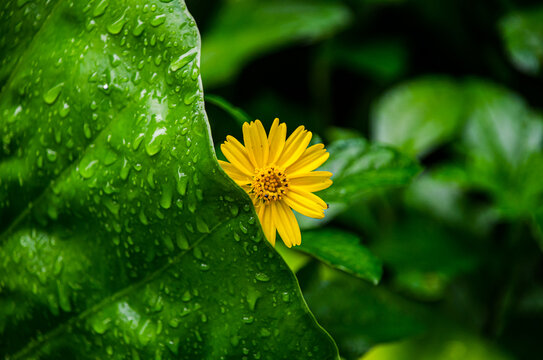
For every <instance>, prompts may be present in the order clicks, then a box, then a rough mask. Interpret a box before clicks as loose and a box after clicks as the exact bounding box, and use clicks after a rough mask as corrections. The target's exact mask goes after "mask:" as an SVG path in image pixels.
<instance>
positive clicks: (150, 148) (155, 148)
mask: <svg viewBox="0 0 543 360" xmlns="http://www.w3.org/2000/svg"><path fill="white" fill-rule="evenodd" d="M165 135H166V128H165V127H160V128H157V129H156V130H155V131H154V133H153V135H152V136H151V139H150V140H149V142H148V143H146V144H145V150H146V151H147V154H149V156H153V155H155V154H157V153H158V152H159V151H160V149H162V139H163V138H164V136H165Z"/></svg>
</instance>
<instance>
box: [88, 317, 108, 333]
mask: <svg viewBox="0 0 543 360" xmlns="http://www.w3.org/2000/svg"><path fill="white" fill-rule="evenodd" d="M91 321H92V322H91V326H92V329H93V330H94V331H96V333H97V334H104V333H105V332H106V331H107V330H108V329H109V327H110V325H111V318H105V319H104V318H101V317H100V316H94V317H92V318H91Z"/></svg>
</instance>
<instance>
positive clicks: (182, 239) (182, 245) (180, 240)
mask: <svg viewBox="0 0 543 360" xmlns="http://www.w3.org/2000/svg"><path fill="white" fill-rule="evenodd" d="M175 242H176V244H177V247H179V249H181V250H188V248H189V241H188V240H187V237H186V236H185V234H184V233H183V232H182V231H180V230H178V231H177V234H176V238H175Z"/></svg>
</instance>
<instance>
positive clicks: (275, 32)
mask: <svg viewBox="0 0 543 360" xmlns="http://www.w3.org/2000/svg"><path fill="white" fill-rule="evenodd" d="M349 19H350V13H349V11H348V9H347V8H346V7H345V6H343V5H341V4H336V3H330V2H325V1H307V0H268V1H255V0H241V1H228V2H226V4H225V6H224V7H223V8H222V9H221V11H220V12H219V15H218V17H217V19H215V21H214V23H213V24H212V25H211V27H210V29H209V30H208V31H207V32H206V33H205V34H204V36H203V42H202V44H203V47H202V56H203V58H202V69H203V78H204V83H205V85H206V86H214V85H219V84H221V83H224V82H226V81H228V80H230V79H231V78H232V77H233V76H235V75H236V74H237V73H238V72H239V70H240V69H241V67H242V66H243V65H245V63H247V62H248V61H249V60H251V59H253V58H254V57H256V56H259V55H262V54H264V53H267V52H269V51H271V50H273V49H276V48H279V47H282V46H286V45H289V44H291V43H294V42H300V41H303V42H306V43H307V42H313V41H316V40H319V39H322V38H324V37H327V36H330V35H332V34H334V33H335V32H337V31H338V30H340V29H342V28H343V27H344V26H345V25H346V24H347V23H348V22H349Z"/></svg>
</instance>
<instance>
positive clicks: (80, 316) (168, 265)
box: [12, 217, 236, 360]
mask: <svg viewBox="0 0 543 360" xmlns="http://www.w3.org/2000/svg"><path fill="white" fill-rule="evenodd" d="M234 219H236V217H229V218H227V219H225V220H222V221H220V222H219V223H217V224H216V225H215V226H213V227H212V228H211V229H210V231H209V233H206V234H203V235H202V236H201V237H200V238H199V239H198V240H196V241H195V242H194V244H192V245H191V246H189V248H188V249H186V250H185V251H183V252H181V253H180V254H178V255H177V256H175V257H173V258H172V260H171V261H168V262H167V263H166V264H165V265H164V266H162V267H160V268H158V269H157V270H155V271H153V272H152V273H150V274H149V275H147V276H146V277H144V278H143V279H141V280H140V281H138V282H136V283H132V284H130V285H128V286H126V287H125V288H123V289H121V290H119V291H117V292H115V293H113V294H112V295H109V296H108V297H106V298H104V299H103V300H102V301H100V302H99V303H97V304H95V305H93V306H91V307H90V308H88V309H87V310H84V311H83V312H80V313H79V314H77V315H76V316H73V317H71V318H70V319H69V320H68V321H66V322H64V323H62V324H61V325H58V326H57V327H56V328H54V329H52V330H50V331H48V332H47V333H45V334H44V335H43V338H41V339H40V340H38V341H36V340H31V341H30V343H29V344H28V345H26V346H25V347H24V348H23V349H21V350H20V351H18V352H17V353H15V354H14V355H13V358H12V359H13V360H16V359H22V358H23V357H24V356H26V355H28V354H29V353H31V352H32V351H33V350H35V349H37V348H39V347H40V345H42V344H44V343H46V342H48V341H49V340H50V339H53V338H55V337H57V336H59V335H61V334H62V333H63V332H64V330H66V329H67V328H69V327H70V326H72V325H74V324H75V323H76V322H77V321H79V320H82V319H85V318H87V317H88V316H91V315H94V314H96V313H97V312H98V311H99V310H101V309H103V308H104V307H105V306H107V305H109V304H111V303H113V302H115V301H117V300H118V299H121V298H122V297H124V296H125V295H128V294H131V293H132V292H133V291H136V290H138V289H139V288H141V287H142V286H144V285H146V284H148V283H149V282H151V281H153V280H154V279H156V278H157V277H158V276H160V275H161V274H162V273H164V272H165V271H167V270H168V269H169V268H171V267H172V266H174V265H177V264H178V263H179V262H180V261H181V259H182V258H183V256H184V255H185V254H187V253H188V252H189V251H190V250H192V249H194V248H195V247H196V246H198V245H199V244H200V243H201V242H202V241H204V240H205V239H207V238H209V237H210V236H211V235H213V234H214V233H215V231H217V230H218V229H219V228H220V227H223V226H226V225H227V224H228V223H229V222H230V221H232V220H234Z"/></svg>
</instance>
